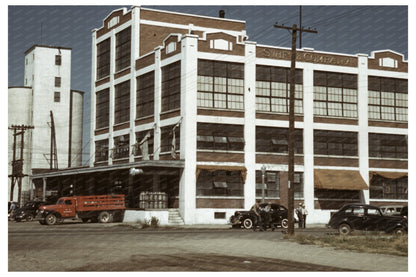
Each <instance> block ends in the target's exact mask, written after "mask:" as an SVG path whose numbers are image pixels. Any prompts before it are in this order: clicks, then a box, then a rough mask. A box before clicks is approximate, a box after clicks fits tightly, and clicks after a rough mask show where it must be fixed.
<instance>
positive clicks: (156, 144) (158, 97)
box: [153, 47, 162, 160]
mask: <svg viewBox="0 0 416 277" xmlns="http://www.w3.org/2000/svg"><path fill="white" fill-rule="evenodd" d="M160 51H161V50H160V47H157V48H155V95H154V101H155V111H154V114H155V116H154V118H155V121H154V122H155V124H156V126H155V129H154V132H153V138H154V140H153V149H154V150H153V151H154V153H153V159H154V160H159V154H160V112H161V110H162V69H161V60H160V57H161V56H160Z"/></svg>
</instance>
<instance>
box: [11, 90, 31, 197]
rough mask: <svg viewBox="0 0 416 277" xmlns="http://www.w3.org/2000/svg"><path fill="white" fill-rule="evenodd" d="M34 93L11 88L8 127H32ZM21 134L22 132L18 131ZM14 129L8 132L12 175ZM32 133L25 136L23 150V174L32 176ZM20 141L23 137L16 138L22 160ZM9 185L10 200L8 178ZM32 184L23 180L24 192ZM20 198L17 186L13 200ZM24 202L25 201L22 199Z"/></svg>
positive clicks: (29, 131) (27, 132)
mask: <svg viewBox="0 0 416 277" xmlns="http://www.w3.org/2000/svg"><path fill="white" fill-rule="evenodd" d="M32 98H33V92H32V88H31V87H9V89H8V127H12V126H13V125H16V126H20V125H25V126H32V125H33V122H32V120H33V119H32V112H33V105H32V103H33V100H32ZM17 132H20V130H17ZM13 133H14V131H13V129H9V130H8V174H12V166H11V162H12V160H13V142H14V136H13ZM31 134H32V132H31V129H27V130H26V131H25V135H24V150H23V160H24V163H23V168H22V170H23V174H31V163H32V157H31V153H30V151H29V150H30V145H31V144H32V143H31V141H32V136H31ZM20 141H21V136H20V135H19V136H17V137H16V153H17V155H18V157H16V159H19V158H20V154H19V153H20ZM8 184H9V190H8V192H9V195H8V198H7V199H9V200H10V188H11V178H8ZM29 188H30V183H29V178H23V179H22V191H23V192H25V191H29ZM17 197H18V187H17V185H16V186H15V187H14V191H13V200H14V201H19V199H17ZM22 200H23V199H22Z"/></svg>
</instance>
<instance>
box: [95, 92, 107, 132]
mask: <svg viewBox="0 0 416 277" xmlns="http://www.w3.org/2000/svg"><path fill="white" fill-rule="evenodd" d="M95 109H96V111H95V128H97V129H100V128H105V127H108V126H109V115H110V93H109V89H108V88H107V89H104V90H100V91H97V93H96V94H95Z"/></svg>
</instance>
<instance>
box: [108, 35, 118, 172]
mask: <svg viewBox="0 0 416 277" xmlns="http://www.w3.org/2000/svg"><path fill="white" fill-rule="evenodd" d="M115 60H116V35H115V31H114V29H113V30H112V31H111V42H110V91H109V94H110V97H109V102H110V111H109V118H110V123H109V126H108V129H109V130H108V134H109V136H108V149H110V150H111V149H113V148H114V134H113V130H114V104H115V100H114V99H115V90H114V74H115V73H116V72H115V70H116V63H115ZM112 154H113V151H112V150H111V152H110V153H109V155H108V165H112V164H113V158H112V156H113V155H112Z"/></svg>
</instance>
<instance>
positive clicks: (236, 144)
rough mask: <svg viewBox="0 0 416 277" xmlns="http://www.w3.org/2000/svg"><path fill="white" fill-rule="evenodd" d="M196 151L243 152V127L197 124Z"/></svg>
mask: <svg viewBox="0 0 416 277" xmlns="http://www.w3.org/2000/svg"><path fill="white" fill-rule="evenodd" d="M197 149H200V150H225V151H244V126H243V125H228V124H227V125H226V124H213V123H198V125H197Z"/></svg>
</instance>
